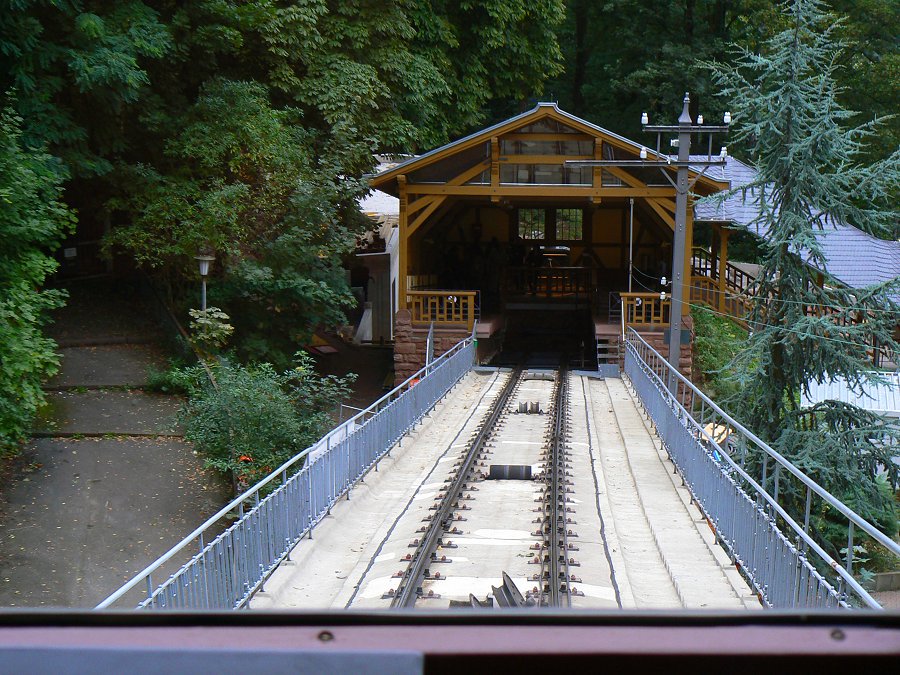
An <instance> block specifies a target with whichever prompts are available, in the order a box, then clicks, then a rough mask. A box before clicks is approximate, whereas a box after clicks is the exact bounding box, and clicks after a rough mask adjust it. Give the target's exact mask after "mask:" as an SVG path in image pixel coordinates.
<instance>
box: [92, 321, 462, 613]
mask: <svg viewBox="0 0 900 675" xmlns="http://www.w3.org/2000/svg"><path fill="white" fill-rule="evenodd" d="M473 342H474V340H473V337H467V338H466V339H464V340H462V341H460V342H459V343H457V344H456V345H454V346H453V347H452V348H451V349H449V350H448V351H447V352H445V353H444V354H442V355H441V356H440V357H439V358H437V359H435V361H433V362H432V363H431V364H430V365H429V366H428V367H427V371H428V372H427V373H426V367H423V368H421V369H419V370H418V371H417V372H416V373H414V374H413V375H411V376H410V377H408V378H407V379H406V380H404V381H403V382H402V383H401V384H400V385H398V386H397V387H395V388H394V389H393V390H391V391H390V392H389V393H387V394H385V395H384V396H382V397H381V398H379V399H378V400H377V401H375V402H374V403H372V404H371V405H370V406H368V407H367V408H365V409H364V410H362V411H360V412H359V413H357V414H356V415H354V416H353V417H351V418H350V419H348V420H347V421H345V422H343V423H341V424H339V425H338V426H336V427H335V428H334V429H332V430H331V431H329V432H328V433H327V434H326V435H325V436H323V437H322V438H321V439H320V440H318V441H317V442H316V443H314V444H313V445H311V446H310V447H308V448H306V449H305V450H303V451H302V452H300V453H298V454H297V455H295V456H294V457H292V458H291V459H289V460H288V461H287V462H285V463H284V464H282V465H281V466H279V467H278V468H277V469H275V470H274V471H273V472H272V473H270V474H269V475H268V476H267V477H266V478H264V479H262V480H261V481H259V482H258V483H256V484H255V485H254V486H253V487H251V488H249V489H248V490H247V491H245V492H243V493H242V494H240V495H238V496H237V497H235V498H234V499H233V500H231V501H230V502H229V503H228V504H226V505H225V506H224V507H222V508H221V509H220V510H219V511H218V512H216V513H215V514H214V515H213V516H211V517H210V518H208V519H207V520H206V521H204V522H203V524H201V525H200V526H199V527H197V528H196V529H194V530H193V531H192V532H191V533H190V534H188V535H187V536H186V537H184V538H183V539H182V540H181V541H180V542H179V543H178V544H176V545H175V546H173V547H172V548H170V549H169V550H168V551H167V552H166V553H164V554H163V555H162V556H160V557H159V558H157V559H156V560H155V561H154V562H153V563H151V564H150V565H148V566H147V567H145V568H144V569H143V570H141V571H140V572H139V573H138V574H137V575H135V576H134V577H133V578H132V579H131V580H130V581H129V582H127V583H126V584H125V585H123V586H122V587H121V588H119V589H118V590H116V591H115V592H114V593H113V594H111V595H110V596H109V597H107V598H106V599H104V600H103V601H102V602H101V603H99V604H98V605H97V606H96V607H95V609H104V608H107V607H109V606H110V605H112V604H113V603H115V602H116V601H117V600H119V599H120V598H122V597H123V596H124V595H125V594H126V593H128V592H129V591H131V590H133V589H134V588H136V587H137V586H138V585H139V584H141V583H142V582H147V584H148V596H150V597H151V598H152V596H153V591H152V589H151V588H150V586H151V585H152V584H150V582H149V580H150V579H151V578H152V574H153V573H154V572H155V571H157V570H158V569H159V568H160V567H162V566H163V565H164V564H165V563H167V562H168V561H169V560H171V559H172V558H173V557H174V556H175V555H177V554H178V553H180V552H181V551H183V550H184V549H186V548H187V547H188V546H190V545H191V544H192V543H194V542H195V541H196V540H197V539H199V540H200V549H201V553H202V552H203V551H204V550H206V549H207V548H208V547H209V546H211V545H212V543H213V542H210V544H209V545H207V546H204V540H203V535H204V533H205V532H206V531H207V530H210V529H213V528H214V526H215V525H216V524H217V523H218V522H219V521H220V520H221V519H223V518H224V517H226V516H227V515H228V514H230V513H232V512H233V511H235V510H237V511H238V513H239V514H240V517H241V520H244V519H246V518H248V517H250V516H251V515H252V514H253V512H254V511H256V510H257V509H258V508H259V506H260V504H261V503H263V502H264V501H265V499H263V500H261V498H260V492H261V491H262V490H263V488H265V487H266V486H268V485H270V484H271V483H272V482H273V481H276V480H278V479H281V480H283V481H285V482H286V481H287V477H288V472H289V471H290V470H291V469H294V468H296V469H298V470H299V469H301V468H305V467H302V463H303V462H304V460H306V459H307V457H309V456H310V454H311V453H313V452H315V451H316V450H320V449H322V447H323V444H324V446H325V447H326V448H330V447H332V446H331V443H330V440H331V439H333V438H341V439H344V438H346V437H348V436H349V435H350V433H351V432H355V431H358V430H359V429H360V428H362V427H363V426H364V425H365V424H366V423H367V422H371V421H372V420H373V419H375V417H377V415H378V413H379V412H387V410H388V409H389V408H390V406H391V404H392V403H393V402H395V401H396V400H397V399H398V398H399V397H400V396H401V395H402V394H404V393H406V392H407V391H409V390H410V389H411V388H412V387H413V386H419V387H421V385H422V383H423V382H424V381H425V378H426V376H431V375H433V374H434V373H436V372H438V370H439V368H440V366H442V365H444V364H446V363H448V362H449V361H450V359H451V358H452V357H454V356H455V355H457V354H459V353H460V352H462V351H463V350H465V349H466V348H469V347H470V346H472V345H473ZM473 361H474V359H473ZM471 365H472V364H469V368H471ZM467 371H468V369H466V371H465V372H467ZM465 372H463V374H465ZM436 402H437V399H436V400H435V401H434V402H432V406H433V404H434V403H436ZM385 404H386V405H385ZM382 406H385V409H384V410H382ZM428 409H430V406H429V407H428V408H427V409H426V410H425V411H423V413H422V414H424V413H425V412H427V410H428ZM367 415H370V416H371V417H369V418H368V419H366V416H367ZM357 423H359V426H357ZM413 423H415V420H414V421H413ZM410 426H411V425H410ZM389 449H390V447H388V448H385V449H384V452H387V450H389ZM314 461H315V459H313V462H314ZM294 475H297V474H296V473H295V474H294ZM357 480H358V478H357ZM353 484H355V481H354V482H353V483H352V484H351V485H348V486H347V488H346V489H347V490H349V489H350V487H352V485H353ZM342 494H343V493H342ZM338 496H340V495H338ZM269 497H271V495H269ZM269 497H266V499H268V498H269ZM248 500H253V501H254V506H253V508H252V509H251V510H250V511H249V512H247V513H246V514H245V513H244V504H245V502H247V501H248ZM313 525H314V523H313ZM234 527H235V525H232V526H231V528H229V530H231V529H233V528H234ZM219 536H222V535H219ZM195 557H196V556H195ZM182 569H183V568H182ZM158 590H159V589H157V591H158Z"/></svg>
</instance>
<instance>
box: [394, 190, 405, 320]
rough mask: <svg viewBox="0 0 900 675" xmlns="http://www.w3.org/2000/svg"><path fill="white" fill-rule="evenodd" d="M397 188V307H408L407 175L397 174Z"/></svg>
mask: <svg viewBox="0 0 900 675" xmlns="http://www.w3.org/2000/svg"><path fill="white" fill-rule="evenodd" d="M397 190H398V192H399V193H400V217H399V218H398V220H399V230H400V232H399V235H400V250H399V251H398V255H397V258H398V261H397V262H398V268H399V274H398V276H399V277H400V278H399V279H397V281H398V292H399V296H400V297H398V298H397V309H398V310H400V309H406V308H407V307H406V290H407V289H406V277H407V275H408V274H409V269H408V266H409V260H408V257H409V247H408V245H407V244H408V241H407V240H408V239H409V235H408V234H407V231H406V221H407V212H406V209H407V207H408V206H409V204H408V203H407V202H408V201H409V198H408V196H407V192H406V176H404V175H402V174H401V175H399V176H397ZM393 320H394V317H391V321H393Z"/></svg>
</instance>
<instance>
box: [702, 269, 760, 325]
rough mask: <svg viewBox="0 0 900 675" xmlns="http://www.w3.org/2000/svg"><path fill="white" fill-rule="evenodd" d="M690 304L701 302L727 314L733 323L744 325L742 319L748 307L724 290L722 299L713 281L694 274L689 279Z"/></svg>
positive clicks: (741, 300) (733, 294)
mask: <svg viewBox="0 0 900 675" xmlns="http://www.w3.org/2000/svg"><path fill="white" fill-rule="evenodd" d="M690 298H691V302H692V303H697V302H702V303H705V304H707V305H709V306H710V307H712V308H713V309H715V310H717V311H719V312H723V313H725V314H728V315H729V316H730V317H731V318H733V319H734V320H735V321H737V322H738V323H740V324H741V325H744V317H746V316H747V312H748V311H749V307H748V305H747V301H746V300H745V299H744V298H743V297H742V296H740V295H737V294H735V293H734V292H733V291H730V290H726V291H725V295H724V297H722V293H721V291H720V290H719V285H718V283H717V282H716V280H715V279H710V278H709V277H701V276H697V275H696V274H695V275H694V276H692V277H691V294H690Z"/></svg>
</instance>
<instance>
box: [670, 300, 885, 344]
mask: <svg viewBox="0 0 900 675" xmlns="http://www.w3.org/2000/svg"><path fill="white" fill-rule="evenodd" d="M668 299H669V300H672V298H671V296H669V298H668ZM681 304H682V305H687V306H688V307H695V308H697V309H703V310H706V311H707V312H711V313H712V314H716V315H717V316H722V317H725V318H726V319H734V318H735V317H734V316H732V315H731V314H726V313H725V312H719V311H716V310H714V309H712V308H711V307H708V306H706V305H697V304H695V303H691V302H686V301H684V300H682V301H681ZM745 320H746V319H745ZM746 321H747V323H748V324H751V323H752V324H755V325H756V326H761V327H763V328H765V327H767V326H769V325H771V324H765V323H761V322H759V321H750V320H746ZM778 328H779V329H780V330H782V331H784V332H786V333H795V334H797V335H803V336H805V337H808V336H809V335H808V334H807V333H802V332H800V331H798V330H794V329H791V328H786V327H784V326H778ZM815 338H816V339H817V340H827V341H829V342H835V343H837V344H842V345H850V346H851V347H862V346H866V347H868V346H869V345H868V344H866V343H863V342H851V341H849V340H841V339H839V338H830V337H825V336H824V335H818V336H815Z"/></svg>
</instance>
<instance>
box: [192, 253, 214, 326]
mask: <svg viewBox="0 0 900 675" xmlns="http://www.w3.org/2000/svg"><path fill="white" fill-rule="evenodd" d="M194 260H196V261H197V264H198V266H199V267H200V311H201V312H205V311H206V277H207V275H208V274H209V266H210V265H212V262H213V260H215V256H211V255H195V256H194Z"/></svg>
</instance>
